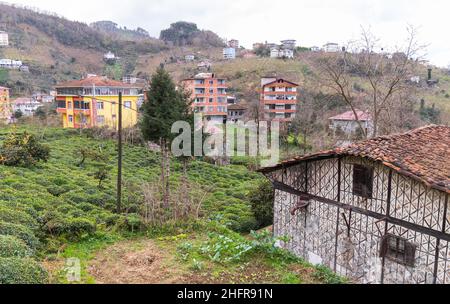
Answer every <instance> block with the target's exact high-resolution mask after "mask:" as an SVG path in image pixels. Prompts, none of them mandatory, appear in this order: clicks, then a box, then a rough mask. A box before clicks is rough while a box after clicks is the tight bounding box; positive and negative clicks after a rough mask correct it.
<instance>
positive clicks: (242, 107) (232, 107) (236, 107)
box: [228, 104, 248, 110]
mask: <svg viewBox="0 0 450 304" xmlns="http://www.w3.org/2000/svg"><path fill="white" fill-rule="evenodd" d="M247 109H248V107H247V106H246V105H242V104H232V105H229V106H228V110H247Z"/></svg>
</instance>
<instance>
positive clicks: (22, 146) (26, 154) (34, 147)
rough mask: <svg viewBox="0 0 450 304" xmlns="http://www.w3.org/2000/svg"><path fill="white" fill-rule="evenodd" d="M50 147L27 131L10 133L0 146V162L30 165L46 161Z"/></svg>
mask: <svg viewBox="0 0 450 304" xmlns="http://www.w3.org/2000/svg"><path fill="white" fill-rule="evenodd" d="M49 157H50V148H49V147H48V146H45V145H42V144H41V143H40V142H39V140H38V139H37V137H36V136H35V135H33V134H29V133H27V132H24V133H11V134H10V135H9V136H8V137H7V138H6V139H5V140H4V141H3V144H2V146H1V147H0V164H3V165H6V166H18V167H30V166H33V165H35V164H36V163H38V162H39V161H44V162H46V161H48V159H49Z"/></svg>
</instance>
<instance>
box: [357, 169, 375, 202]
mask: <svg viewBox="0 0 450 304" xmlns="http://www.w3.org/2000/svg"><path fill="white" fill-rule="evenodd" d="M372 192H373V168H371V167H367V166H362V165H354V166H353V195H357V196H361V197H364V198H372Z"/></svg>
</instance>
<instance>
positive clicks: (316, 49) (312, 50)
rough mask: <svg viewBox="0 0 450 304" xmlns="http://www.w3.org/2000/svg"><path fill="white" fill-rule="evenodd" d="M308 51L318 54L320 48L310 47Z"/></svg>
mask: <svg viewBox="0 0 450 304" xmlns="http://www.w3.org/2000/svg"><path fill="white" fill-rule="evenodd" d="M310 50H311V52H320V47H318V46H312V47H311V48H310Z"/></svg>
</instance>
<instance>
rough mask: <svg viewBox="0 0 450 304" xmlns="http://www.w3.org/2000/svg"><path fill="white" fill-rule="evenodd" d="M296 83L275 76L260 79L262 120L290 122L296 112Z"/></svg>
mask: <svg viewBox="0 0 450 304" xmlns="http://www.w3.org/2000/svg"><path fill="white" fill-rule="evenodd" d="M298 86H299V85H298V84H296V83H293V82H290V81H287V80H285V79H282V78H277V77H264V78H262V79H261V99H260V112H261V113H260V116H261V119H264V120H274V121H280V122H290V121H292V119H293V118H294V117H295V113H296V112H297V104H298V99H297V88H298Z"/></svg>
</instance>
